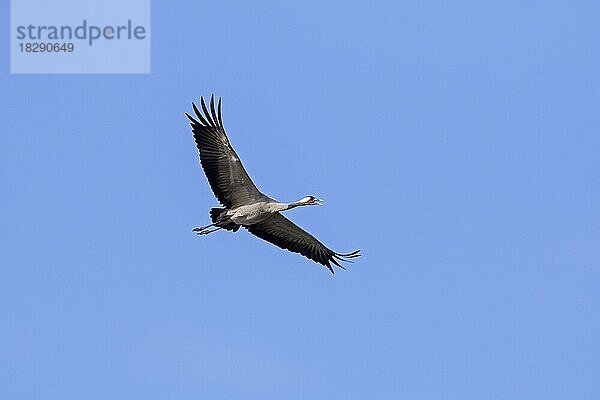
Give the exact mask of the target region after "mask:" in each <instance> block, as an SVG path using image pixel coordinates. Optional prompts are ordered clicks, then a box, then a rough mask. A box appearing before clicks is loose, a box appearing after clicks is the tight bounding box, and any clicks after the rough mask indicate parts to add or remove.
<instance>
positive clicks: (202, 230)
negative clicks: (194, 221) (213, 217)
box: [192, 224, 223, 235]
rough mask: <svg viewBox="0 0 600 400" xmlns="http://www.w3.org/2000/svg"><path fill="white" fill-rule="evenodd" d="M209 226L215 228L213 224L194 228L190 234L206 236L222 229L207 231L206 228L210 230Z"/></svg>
mask: <svg viewBox="0 0 600 400" xmlns="http://www.w3.org/2000/svg"><path fill="white" fill-rule="evenodd" d="M211 226H215V224H210V225H206V226H199V227H196V228H194V229H192V232H196V235H208V234H209V233H213V232H215V231H218V230H219V229H223V228H221V227H218V228H215V229H210V230H209V229H208V228H210V227H211Z"/></svg>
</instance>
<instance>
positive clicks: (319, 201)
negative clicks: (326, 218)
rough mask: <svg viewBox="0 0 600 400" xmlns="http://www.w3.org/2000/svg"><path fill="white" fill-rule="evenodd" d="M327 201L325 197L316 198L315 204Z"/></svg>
mask: <svg viewBox="0 0 600 400" xmlns="http://www.w3.org/2000/svg"><path fill="white" fill-rule="evenodd" d="M324 202H325V200H323V199H315V204H318V205H321V204H323V203H324Z"/></svg>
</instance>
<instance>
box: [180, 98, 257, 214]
mask: <svg viewBox="0 0 600 400" xmlns="http://www.w3.org/2000/svg"><path fill="white" fill-rule="evenodd" d="M200 105H201V106H202V111H203V113H202V112H200V110H198V107H196V104H194V103H192V107H193V109H194V113H195V114H196V118H197V119H196V118H194V117H192V116H191V115H190V114H188V113H185V115H186V116H187V117H188V118H189V120H190V121H191V125H192V133H193V134H194V140H195V142H196V147H197V148H198V152H199V154H200V164H201V165H202V169H203V170H204V173H205V174H206V177H207V178H208V183H209V184H210V187H211V189H212V191H213V193H214V194H215V196H216V197H217V199H218V200H219V202H220V203H221V204H222V205H223V206H224V207H227V208H235V207H238V206H241V205H245V204H251V203H254V202H256V201H261V200H262V201H264V200H265V199H269V198H268V197H267V196H265V195H264V194H262V193H261V192H260V191H259V190H258V189H257V187H256V186H255V185H254V183H253V182H252V180H251V179H250V177H249V176H248V173H247V172H246V170H245V169H244V166H243V165H242V162H241V161H240V158H239V157H238V155H237V154H236V152H235V150H233V147H231V144H230V143H229V139H228V138H227V134H226V133H225V128H223V119H222V117H221V99H220V98H219V103H218V105H217V109H218V111H217V112H215V100H214V97H213V96H211V97H210V112H209V111H208V109H207V108H206V104H205V103H204V98H203V97H201V98H200Z"/></svg>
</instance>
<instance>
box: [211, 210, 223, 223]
mask: <svg viewBox="0 0 600 400" xmlns="http://www.w3.org/2000/svg"><path fill="white" fill-rule="evenodd" d="M224 211H225V209H224V208H211V209H210V219H211V221H212V223H213V224H214V223H215V222H217V221H218V220H219V217H220V216H221V214H222V213H223V212H224Z"/></svg>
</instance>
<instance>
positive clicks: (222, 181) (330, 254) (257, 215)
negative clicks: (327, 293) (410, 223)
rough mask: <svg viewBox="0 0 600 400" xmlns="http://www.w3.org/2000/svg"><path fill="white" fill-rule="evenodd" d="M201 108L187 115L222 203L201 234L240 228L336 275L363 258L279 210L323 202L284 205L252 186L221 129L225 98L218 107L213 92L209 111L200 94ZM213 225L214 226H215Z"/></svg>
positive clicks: (310, 199)
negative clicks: (337, 247) (337, 249)
mask: <svg viewBox="0 0 600 400" xmlns="http://www.w3.org/2000/svg"><path fill="white" fill-rule="evenodd" d="M200 105H201V107H202V112H200V110H198V107H196V104H194V103H193V102H192V108H193V109H194V114H196V118H194V117H192V116H191V115H190V114H188V113H185V115H186V116H187V117H188V119H189V120H190V121H191V126H192V133H193V135H194V141H195V142H196V147H197V148H198V153H199V155H200V164H201V165H202V169H204V173H205V174H206V178H207V179H208V183H209V185H210V187H211V189H212V191H213V193H214V194H215V196H216V197H217V199H218V200H219V202H220V203H221V205H222V206H223V207H221V208H212V209H211V210H210V218H211V221H212V223H211V224H210V225H207V226H202V227H197V228H194V229H193V231H194V232H196V233H197V234H198V235H207V234H209V233H212V232H215V231H218V230H220V229H225V230H228V231H233V232H237V230H238V229H239V228H240V226H243V227H244V228H246V229H247V230H248V231H249V232H250V233H252V234H253V235H255V236H258V237H259V238H261V239H264V240H266V241H267V242H270V243H273V244H274V245H276V246H279V247H281V248H282V249H287V250H289V251H292V252H294V253H300V254H302V255H303V256H305V257H307V258H309V259H311V260H313V261H315V262H317V263H319V264H322V265H324V266H326V267H327V268H328V269H329V271H331V272H332V273H334V270H333V267H332V266H331V264H334V265H335V266H337V267H339V268H342V269H345V268H344V266H343V265H342V264H341V262H351V259H353V258H356V257H359V256H360V250H355V251H353V252H350V253H337V252H335V251H333V250H331V249H329V248H327V247H326V246H325V245H324V244H323V243H321V242H320V241H319V240H317V238H315V237H314V236H312V235H311V234H310V233H308V232H306V231H304V230H303V229H302V228H300V227H299V226H297V225H296V224H294V223H293V222H292V221H290V220H289V219H287V218H286V217H284V216H283V215H282V214H281V212H282V211H286V210H290V209H292V208H295V207H300V206H308V205H318V204H321V202H322V200H320V199H318V198H316V197H314V196H306V197H303V198H301V199H300V200H298V201H295V202H293V203H281V202H278V201H277V200H274V199H272V198H270V197H269V196H267V195H265V194H263V193H262V192H261V191H260V190H258V188H257V187H256V186H255V185H254V183H253V182H252V180H251V179H250V177H249V176H248V173H247V172H246V170H245V169H244V166H243V165H242V162H241V160H240V158H239V156H238V155H237V153H236V152H235V150H233V147H231V143H230V142H229V139H228V138H227V134H226V133H225V128H223V119H222V117H221V98H219V102H218V105H217V111H215V100H214V96H212V95H211V98H210V112H209V111H208V109H207V107H206V104H205V102H204V98H203V97H201V98H200ZM211 228H212V229H211Z"/></svg>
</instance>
